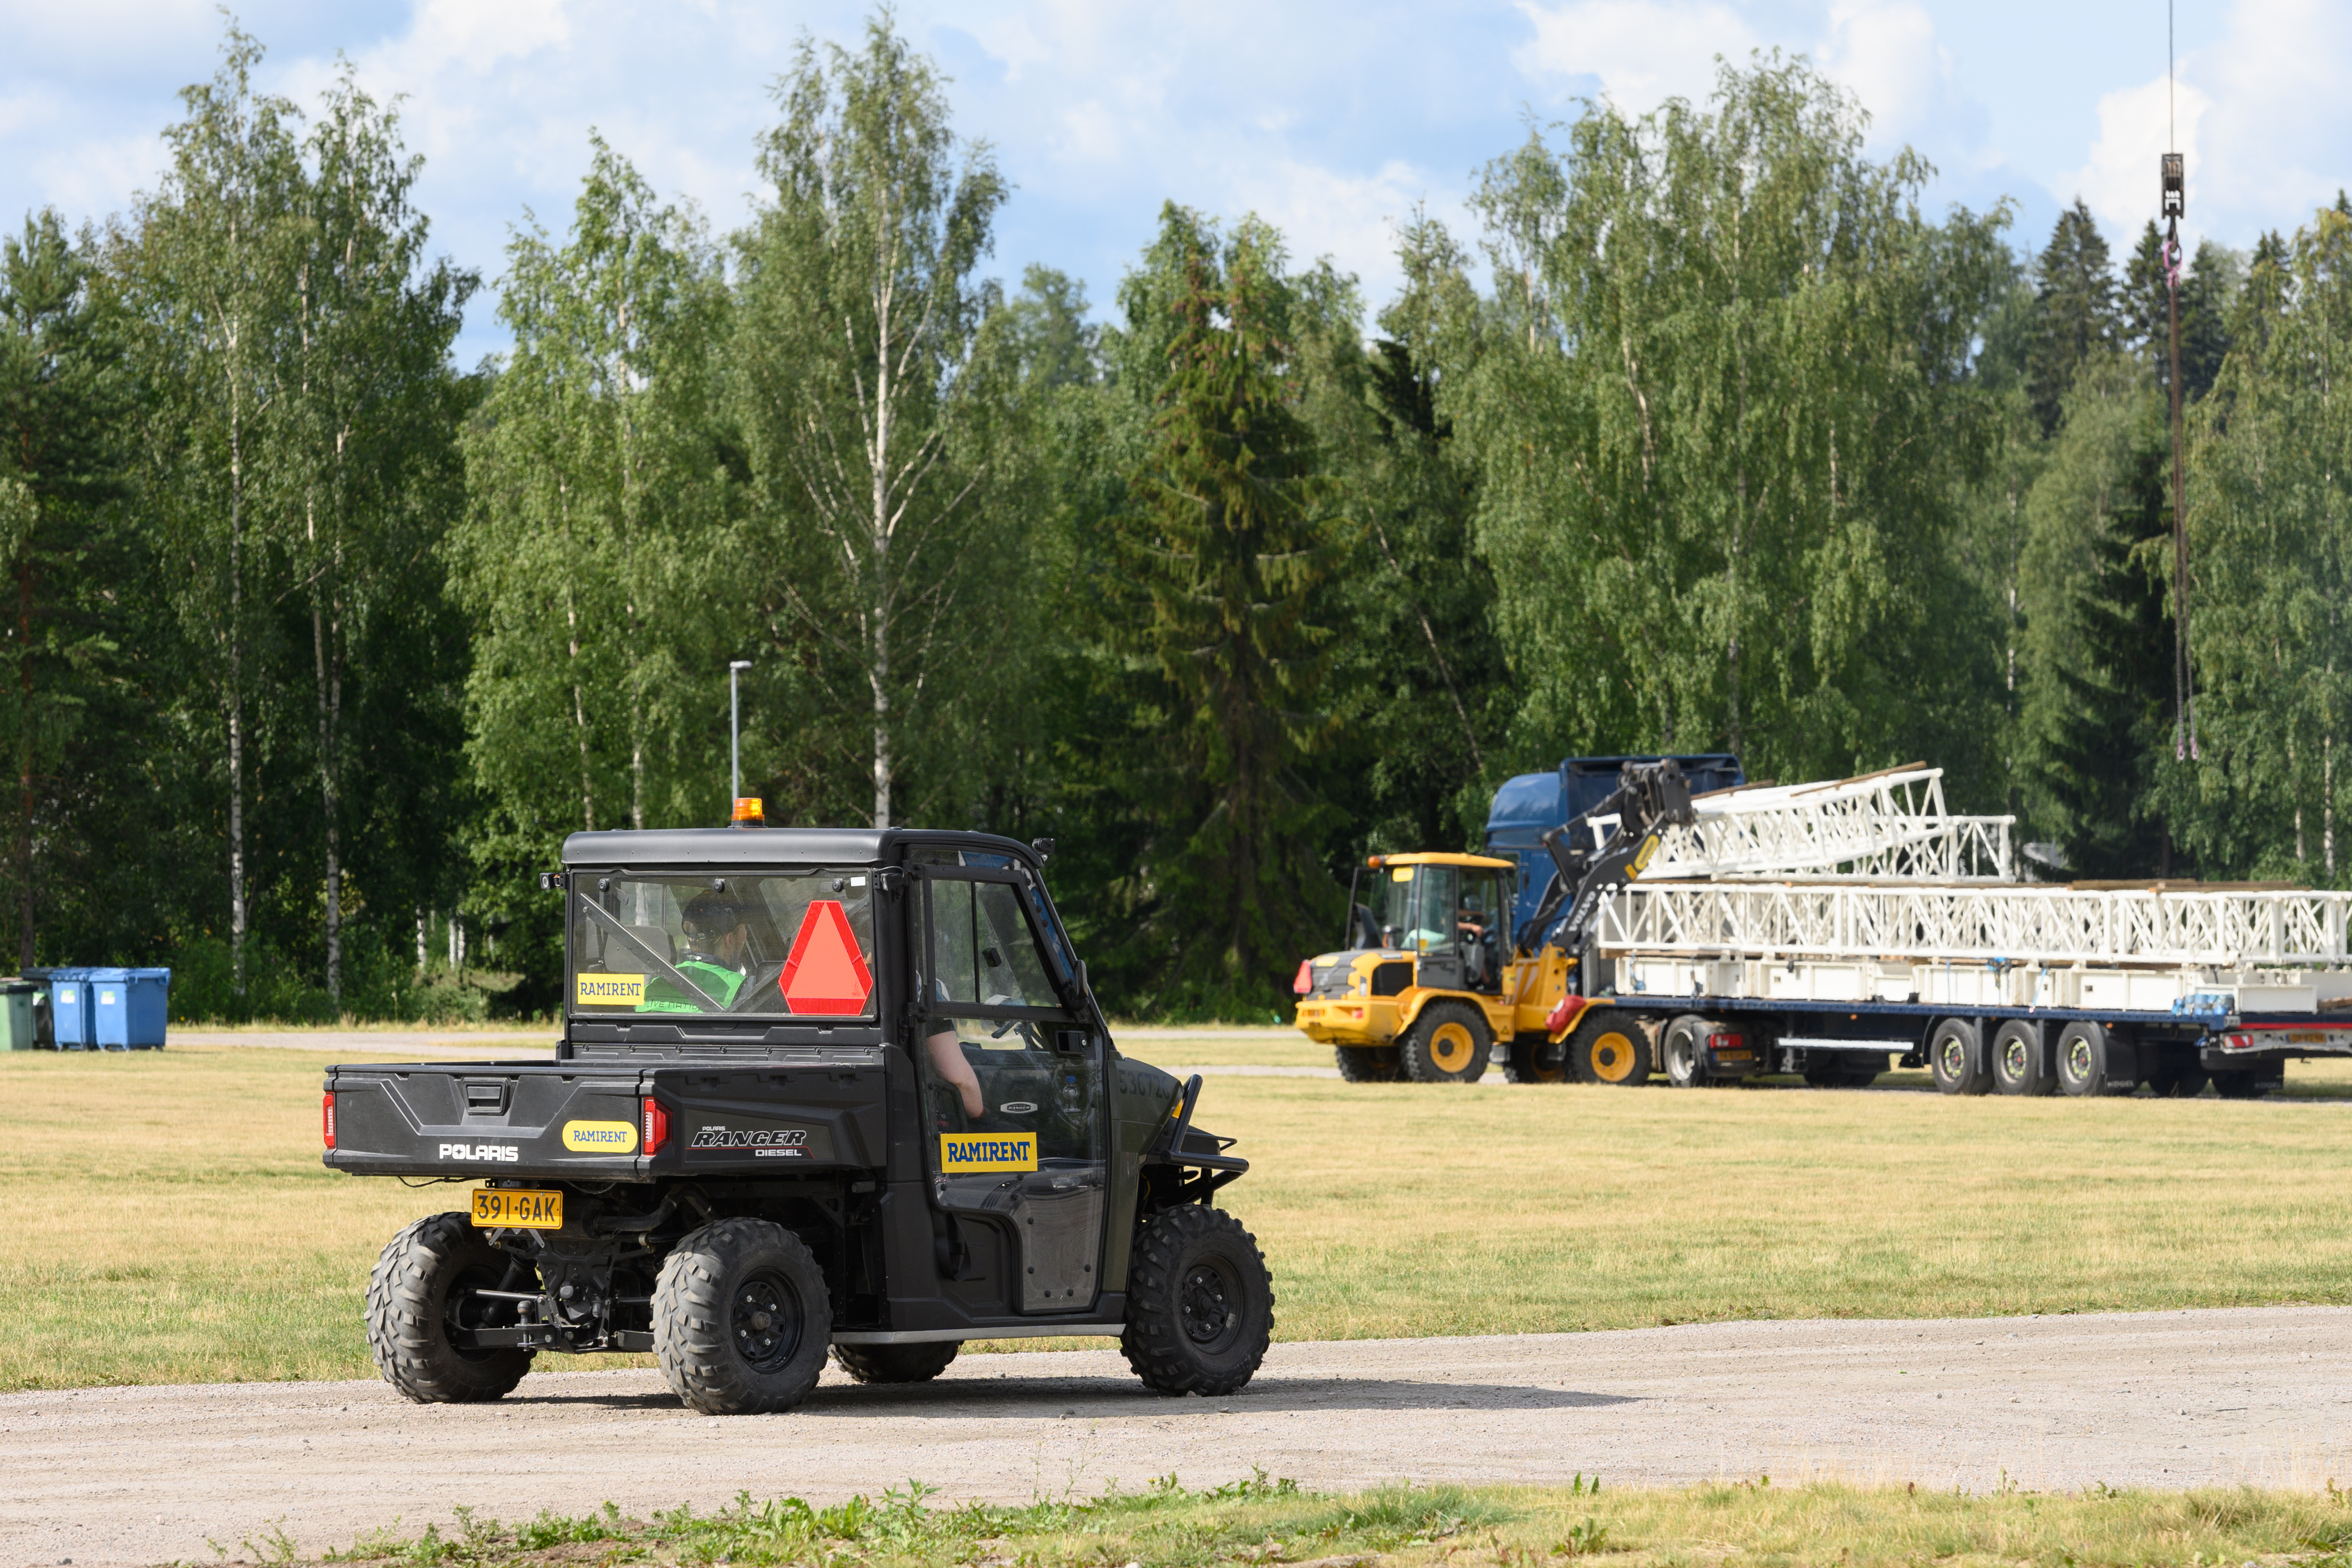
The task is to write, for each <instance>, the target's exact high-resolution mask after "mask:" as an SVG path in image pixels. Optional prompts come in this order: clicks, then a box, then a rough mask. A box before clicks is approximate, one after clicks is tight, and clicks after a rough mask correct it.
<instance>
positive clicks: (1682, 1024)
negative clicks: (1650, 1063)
mask: <svg viewBox="0 0 2352 1568" xmlns="http://www.w3.org/2000/svg"><path fill="white" fill-rule="evenodd" d="M1706 1035H1707V1022H1706V1019H1704V1018H1701V1017H1699V1016H1696V1015H1695V1014H1691V1013H1685V1014H1684V1015H1683V1016H1681V1017H1679V1018H1675V1019H1672V1020H1670V1021H1669V1022H1668V1023H1667V1025H1666V1032H1665V1034H1664V1036H1663V1037H1662V1041H1663V1043H1662V1045H1661V1046H1660V1048H1659V1054H1660V1055H1662V1056H1663V1057H1664V1058H1665V1063H1666V1081H1667V1082H1668V1083H1670V1084H1672V1085H1674V1086H1675V1088H1676V1089H1697V1088H1699V1087H1700V1086H1702V1085H1704V1084H1705V1083H1706Z"/></svg>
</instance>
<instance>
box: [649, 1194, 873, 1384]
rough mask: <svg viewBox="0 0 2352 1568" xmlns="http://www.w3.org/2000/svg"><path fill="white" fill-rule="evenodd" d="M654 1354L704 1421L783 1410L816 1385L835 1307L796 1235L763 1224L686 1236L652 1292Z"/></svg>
mask: <svg viewBox="0 0 2352 1568" xmlns="http://www.w3.org/2000/svg"><path fill="white" fill-rule="evenodd" d="M653 1307H654V1354H655V1355H656V1356H657V1357H658V1358H660V1361H661V1369H662V1376H663V1377H664V1378H665V1379H667V1381H668V1384H669V1386H670V1392H671V1393H673V1394H677V1396H678V1398H679V1399H681V1400H683V1401H685V1402H686V1405H688V1408H690V1409H694V1410H698V1411H700V1412H701V1413H702V1414H703V1415H766V1414H768V1413H769V1412H771V1411H777V1410H790V1409H791V1408H792V1407H793V1405H798V1404H799V1403H800V1402H801V1401H802V1400H803V1399H804V1398H806V1397H807V1396H808V1391H809V1390H810V1389H811V1388H813V1387H814V1386H815V1385H816V1374H817V1373H819V1372H821V1371H823V1370H824V1351H825V1342H826V1341H827V1340H829V1339H830V1338H831V1337H832V1334H833V1300H832V1296H831V1294H830V1293H829V1292H828V1291H827V1290H826V1289H825V1284H824V1270H823V1269H822V1268H818V1267H817V1263H816V1259H815V1258H813V1257H811V1256H810V1255H809V1249H808V1247H806V1246H805V1245H804V1244H803V1242H802V1240H801V1238H800V1237H797V1236H794V1235H793V1233H792V1232H791V1231H789V1230H786V1229H785V1228H784V1227H783V1226H780V1225H775V1224H772V1223H771V1222H769V1221H767V1220H763V1219H722V1220H719V1221H718V1222H717V1223H716V1224H712V1225H706V1226H703V1227H702V1228H701V1229H700V1230H696V1231H689V1232H688V1234H687V1236H686V1237H685V1238H684V1239H683V1240H681V1241H679V1243H678V1244H677V1247H675V1248H673V1249H672V1250H671V1252H670V1255H669V1256H668V1257H667V1258H664V1259H663V1260H662V1269H661V1279H660V1280H659V1282H658V1283H656V1285H655V1286H654V1301H653Z"/></svg>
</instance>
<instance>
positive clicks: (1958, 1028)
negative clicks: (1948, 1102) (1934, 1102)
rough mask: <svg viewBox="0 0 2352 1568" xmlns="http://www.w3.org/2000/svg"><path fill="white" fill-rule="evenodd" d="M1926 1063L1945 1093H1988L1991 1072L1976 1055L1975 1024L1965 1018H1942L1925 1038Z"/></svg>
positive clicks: (1939, 1087) (1938, 1087) (1938, 1085)
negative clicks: (1985, 1068)
mask: <svg viewBox="0 0 2352 1568" xmlns="http://www.w3.org/2000/svg"><path fill="white" fill-rule="evenodd" d="M1927 1065H1928V1066H1929V1067H1931V1068H1934V1069H1935V1072H1936V1087H1937V1089H1940V1090H1941V1091H1943V1092H1944V1093H1946V1094H1989V1093H1990V1092H1991V1090H1992V1075H1991V1074H1990V1073H1988V1072H1986V1071H1985V1070H1984V1067H1983V1064H1982V1062H1981V1061H1980V1060H1979V1057H1978V1054H1977V1026H1976V1025H1975V1024H1974V1023H1973V1022H1971V1021H1970V1020H1969V1019H1967V1018H1946V1019H1943V1020H1942V1021H1940V1022H1939V1023H1937V1026H1936V1027H1935V1029H1934V1031H1933V1032H1932V1033H1931V1034H1929V1035H1928V1037H1927Z"/></svg>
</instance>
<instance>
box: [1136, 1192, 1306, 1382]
mask: <svg viewBox="0 0 2352 1568" xmlns="http://www.w3.org/2000/svg"><path fill="white" fill-rule="evenodd" d="M1273 1337H1274V1279H1273V1276H1271V1275H1269V1274H1268V1273H1267V1272H1266V1268H1265V1254H1263V1253H1261V1252H1260V1251H1258V1249H1257V1238H1256V1237H1254V1236H1252V1235H1251V1234H1250V1233H1249V1232H1248V1231H1246V1230H1244V1229H1243V1228H1242V1224H1241V1221H1239V1220H1237V1219H1235V1218H1234V1216H1233V1215H1229V1214H1227V1213H1225V1212H1224V1211H1223V1209H1213V1208H1210V1207H1208V1206H1207V1205H1203V1204H1179V1205H1176V1206H1175V1207H1174V1208H1171V1209H1162V1210H1161V1211H1160V1213H1159V1214H1156V1215H1153V1216H1152V1217H1151V1222H1150V1224H1149V1225H1146V1226H1144V1227H1143V1228H1142V1230H1140V1231H1139V1232H1138V1233H1137V1235H1136V1237H1135V1261H1134V1262H1133V1264H1132V1265H1130V1266H1129V1271H1128V1277H1127V1330H1126V1331H1125V1332H1124V1333H1122V1334H1120V1335H1119V1338H1118V1348H1119V1349H1120V1350H1121V1351H1123V1352H1126V1354H1127V1364H1128V1365H1129V1366H1131V1367H1133V1368H1134V1369H1135V1375H1136V1376H1138V1377H1139V1378H1141V1379H1143V1385H1144V1386H1145V1387H1146V1388H1149V1389H1150V1390H1151V1391H1152V1392H1153V1393H1154V1394H1210V1395H1215V1394H1232V1393H1234V1392H1235V1391H1236V1390H1238V1389H1240V1388H1241V1386H1242V1385H1243V1384H1246V1383H1247V1382H1249V1380H1250V1374H1251V1373H1255V1371H1257V1364H1258V1363H1259V1362H1261V1361H1264V1360H1265V1347H1266V1343H1267V1342H1268V1341H1270V1340H1271V1339H1273Z"/></svg>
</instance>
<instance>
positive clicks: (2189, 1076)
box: [2147, 1051, 2212, 1100]
mask: <svg viewBox="0 0 2352 1568" xmlns="http://www.w3.org/2000/svg"><path fill="white" fill-rule="evenodd" d="M2211 1078H2212V1075H2211V1074H2210V1073H2208V1072H2207V1071H2206V1070H2205V1069H2204V1068H2200V1067H2199V1066H2198V1065H2197V1058H2195V1057H2194V1056H2192V1055H2191V1054H2189V1052H2187V1051H2175V1052H2173V1053H2172V1054H2171V1059H2170V1060H2168V1061H2167V1062H2166V1063H2165V1064H2164V1066H2162V1067H2160V1068H2157V1069H2156V1070H2155V1071H2154V1072H2152V1073H2150V1074H2148V1075H2147V1087H2148V1091H2149V1092H2150V1093H2152V1094H2154V1095H2155V1096H2156V1098H2157V1099H2158V1100H2194V1099H2196V1098H2197V1097H2198V1096H2199V1095H2200V1094H2202V1093H2204V1092H2205V1085H2206V1084H2207V1083H2208V1082H2210V1080H2211Z"/></svg>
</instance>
